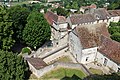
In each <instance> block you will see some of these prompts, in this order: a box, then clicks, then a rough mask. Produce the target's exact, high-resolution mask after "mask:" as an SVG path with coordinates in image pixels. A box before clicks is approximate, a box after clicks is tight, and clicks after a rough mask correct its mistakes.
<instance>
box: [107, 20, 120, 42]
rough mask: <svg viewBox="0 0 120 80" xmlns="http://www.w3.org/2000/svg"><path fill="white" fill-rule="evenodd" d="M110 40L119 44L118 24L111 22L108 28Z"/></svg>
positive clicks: (119, 26) (119, 24)
mask: <svg viewBox="0 0 120 80" xmlns="http://www.w3.org/2000/svg"><path fill="white" fill-rule="evenodd" d="M108 30H109V33H110V34H111V38H112V39H113V40H115V41H118V42H120V22H118V23H115V22H111V23H110V27H109V28H108Z"/></svg>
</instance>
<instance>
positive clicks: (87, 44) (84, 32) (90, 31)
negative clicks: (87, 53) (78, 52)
mask: <svg viewBox="0 0 120 80" xmlns="http://www.w3.org/2000/svg"><path fill="white" fill-rule="evenodd" d="M76 33H77V35H78V37H79V39H80V41H81V44H82V46H83V48H92V47H97V46H98V45H99V44H100V40H99V37H100V35H101V34H103V35H106V36H108V37H109V36H110V35H109V33H108V30H107V28H106V24H105V23H103V24H90V25H80V26H77V27H76Z"/></svg>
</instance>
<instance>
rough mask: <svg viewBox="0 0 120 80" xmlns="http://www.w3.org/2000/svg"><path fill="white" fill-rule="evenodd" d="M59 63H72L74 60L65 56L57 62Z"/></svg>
mask: <svg viewBox="0 0 120 80" xmlns="http://www.w3.org/2000/svg"><path fill="white" fill-rule="evenodd" d="M57 61H58V62H72V60H71V59H70V58H69V57H68V56H64V57H62V58H60V59H58V60H57Z"/></svg>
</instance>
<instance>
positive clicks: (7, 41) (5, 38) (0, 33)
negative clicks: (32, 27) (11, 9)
mask: <svg viewBox="0 0 120 80" xmlns="http://www.w3.org/2000/svg"><path fill="white" fill-rule="evenodd" d="M13 33H14V32H13V30H12V21H11V20H10V17H9V16H8V15H7V9H6V8H5V7H1V6H0V49H3V50H8V49H10V48H11V47H12V46H13V44H14V42H15V40H13V38H12V37H13Z"/></svg>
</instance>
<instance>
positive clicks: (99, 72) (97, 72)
mask: <svg viewBox="0 0 120 80" xmlns="http://www.w3.org/2000/svg"><path fill="white" fill-rule="evenodd" d="M89 71H90V72H91V73H92V74H103V72H102V70H100V69H94V68H90V69H89Z"/></svg>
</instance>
